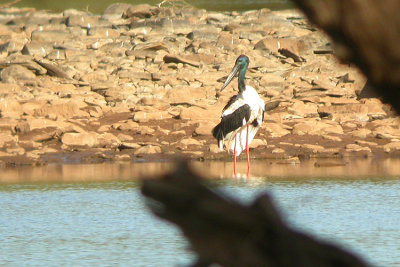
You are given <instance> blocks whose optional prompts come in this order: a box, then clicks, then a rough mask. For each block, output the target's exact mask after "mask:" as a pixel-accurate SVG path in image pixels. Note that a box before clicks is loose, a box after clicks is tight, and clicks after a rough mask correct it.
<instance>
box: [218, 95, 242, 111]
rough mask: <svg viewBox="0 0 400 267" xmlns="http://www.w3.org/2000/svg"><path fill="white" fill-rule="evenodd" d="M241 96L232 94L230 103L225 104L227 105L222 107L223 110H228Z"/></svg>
mask: <svg viewBox="0 0 400 267" xmlns="http://www.w3.org/2000/svg"><path fill="white" fill-rule="evenodd" d="M238 98H239V95H238V94H237V95H234V96H232V97H231V98H230V99H229V101H228V103H227V104H226V105H225V107H224V108H223V109H222V112H224V111H225V110H227V109H228V108H229V106H230V105H232V104H233V103H235V101H236V100H237V99H238Z"/></svg>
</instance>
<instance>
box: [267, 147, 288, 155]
mask: <svg viewBox="0 0 400 267" xmlns="http://www.w3.org/2000/svg"><path fill="white" fill-rule="evenodd" d="M285 152H286V151H285V150H284V149H282V148H274V149H273V150H272V152H271V153H272V154H284V153H285Z"/></svg>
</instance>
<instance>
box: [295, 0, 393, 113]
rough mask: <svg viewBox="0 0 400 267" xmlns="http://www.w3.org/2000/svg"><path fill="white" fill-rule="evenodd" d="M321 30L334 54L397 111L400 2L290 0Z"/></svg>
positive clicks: (373, 0)
mask: <svg viewBox="0 0 400 267" xmlns="http://www.w3.org/2000/svg"><path fill="white" fill-rule="evenodd" d="M294 2H295V3H296V4H297V5H298V7H299V8H300V9H302V10H303V11H304V13H305V14H306V15H307V17H308V18H309V20H310V21H311V22H312V23H314V24H316V25H317V26H319V27H320V28H322V29H323V30H325V32H326V33H328V34H329V35H330V36H331V37H332V39H333V41H334V43H335V46H336V53H335V54H336V55H337V56H338V57H339V58H340V59H341V60H343V61H344V62H353V63H355V64H356V65H357V66H358V67H359V68H360V69H361V70H362V71H363V72H364V74H365V75H366V76H367V77H368V81H369V83H370V85H371V86H373V87H374V88H375V90H376V91H377V93H378V94H379V95H381V96H382V97H383V100H384V101H385V102H388V103H391V104H392V106H393V107H394V108H395V109H396V110H397V112H398V113H399V112H400V49H399V44H400V16H399V12H400V1H398V0H380V1H376V0H294Z"/></svg>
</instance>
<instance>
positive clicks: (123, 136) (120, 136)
mask: <svg viewBox="0 0 400 267" xmlns="http://www.w3.org/2000/svg"><path fill="white" fill-rule="evenodd" d="M117 137H118V139H119V140H121V142H127V141H132V140H133V137H132V136H131V135H127V134H123V133H119V134H118V135H117Z"/></svg>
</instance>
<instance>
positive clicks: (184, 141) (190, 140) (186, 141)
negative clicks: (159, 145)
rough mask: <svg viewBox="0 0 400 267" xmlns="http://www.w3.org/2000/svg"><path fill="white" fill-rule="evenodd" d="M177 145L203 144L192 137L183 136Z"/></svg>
mask: <svg viewBox="0 0 400 267" xmlns="http://www.w3.org/2000/svg"><path fill="white" fill-rule="evenodd" d="M178 145H183V146H190V145H195V146H201V145H203V144H202V142H200V141H198V140H196V139H193V138H185V139H182V140H180V141H179V142H178Z"/></svg>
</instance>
